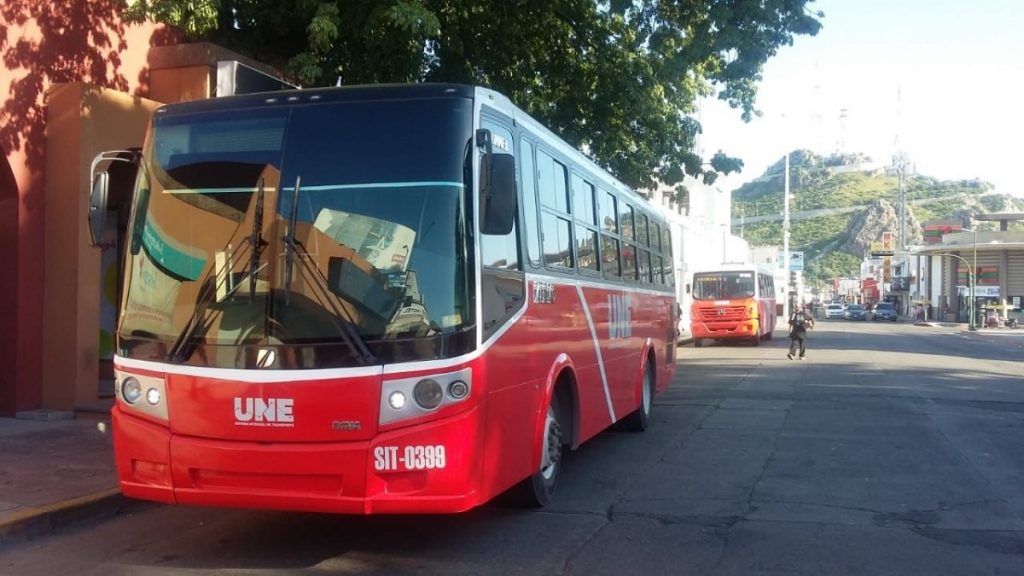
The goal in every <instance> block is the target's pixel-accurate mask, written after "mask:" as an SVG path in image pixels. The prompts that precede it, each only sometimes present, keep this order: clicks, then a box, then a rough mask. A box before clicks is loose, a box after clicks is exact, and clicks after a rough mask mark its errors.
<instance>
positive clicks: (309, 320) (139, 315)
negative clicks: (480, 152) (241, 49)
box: [118, 97, 474, 368]
mask: <svg viewBox="0 0 1024 576" xmlns="http://www.w3.org/2000/svg"><path fill="white" fill-rule="evenodd" d="M165 110H166V109H165ZM471 132H472V102H471V101H469V100H467V99H464V98H454V97H453V98H433V99H415V100H414V99H404V100H388V101H381V100H377V101H350V102H336V103H321V104H316V105H308V104H307V105H300V104H296V105H278V106H270V107H265V108H244V109H231V110H212V111H202V112H192V113H178V114H175V113H174V112H173V111H171V113H165V114H161V112H158V113H157V114H156V116H155V120H154V124H153V129H152V131H151V134H150V137H149V140H148V141H147V145H146V149H145V151H144V158H143V167H142V170H141V173H140V177H139V185H138V190H137V193H136V196H135V206H134V207H133V217H132V223H131V227H130V231H129V234H130V240H129V262H128V264H127V268H126V280H125V295H124V310H123V313H122V315H121V319H120V322H119V326H118V334H119V342H120V346H119V353H120V354H122V355H124V356H126V357H134V358H143V359H152V360H160V361H170V362H181V363H187V364H194V365H202V366H212V367H232V368H251V367H265V368H275V367H279V368H313V367H317V368H323V367H339V366H348V365H358V364H365V363H367V360H366V359H367V358H373V359H374V360H373V361H375V362H376V361H381V362H387V361H397V360H399V359H430V358H436V357H441V356H449V355H454V354H457V353H460V351H461V350H460V349H461V348H464V347H465V346H466V345H468V344H467V343H468V342H470V341H472V340H473V339H472V338H470V337H469V336H468V335H467V333H468V332H469V331H470V329H471V328H472V326H473V324H474V318H473V306H472V304H471V298H470V296H469V294H471V293H472V292H471V286H470V285H469V282H471V279H472V274H471V273H470V268H469V266H468V264H467V259H468V258H467V257H468V255H469V254H470V252H469V250H468V248H467V243H468V240H467V237H466V233H465V232H464V230H465V228H466V201H467V197H466V194H465V191H466V189H467V186H469V182H471V180H470V179H469V177H470V175H469V168H468V165H467V162H468V159H469V158H470V156H469V149H470V144H471ZM367 346H368V347H369V348H370V349H371V350H372V355H371V354H366V355H362V359H360V357H361V354H360V350H363V351H365V350H366V347H367ZM268 351H269V352H268Z"/></svg>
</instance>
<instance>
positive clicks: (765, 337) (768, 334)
mask: <svg viewBox="0 0 1024 576" xmlns="http://www.w3.org/2000/svg"><path fill="white" fill-rule="evenodd" d="M774 336H775V334H774V333H773V332H769V333H767V334H765V335H764V339H765V340H771V339H772V338H773V337H774Z"/></svg>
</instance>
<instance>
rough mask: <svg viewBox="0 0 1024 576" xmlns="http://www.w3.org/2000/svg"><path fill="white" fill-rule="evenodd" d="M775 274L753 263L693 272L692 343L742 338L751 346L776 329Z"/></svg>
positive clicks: (695, 344) (698, 345)
mask: <svg viewBox="0 0 1024 576" xmlns="http://www.w3.org/2000/svg"><path fill="white" fill-rule="evenodd" d="M775 320H776V309H775V277H774V276H773V275H772V273H771V272H770V271H767V270H761V269H758V268H756V267H754V266H742V265H736V266H732V265H730V266H722V267H720V268H718V269H715V270H706V271H703V272H696V273H694V275H693V304H692V305H691V307H690V327H691V330H692V331H693V345H694V346H695V347H698V348H699V347H700V346H702V345H703V344H704V341H705V340H710V339H714V340H741V341H746V342H749V343H751V344H753V345H754V346H758V345H759V344H761V340H771V338H772V331H773V330H774V329H775Z"/></svg>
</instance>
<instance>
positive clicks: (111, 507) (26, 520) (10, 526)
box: [0, 488, 133, 546]
mask: <svg viewBox="0 0 1024 576" xmlns="http://www.w3.org/2000/svg"><path fill="white" fill-rule="evenodd" d="M132 505H133V503H132V502H130V501H129V500H128V499H127V498H125V497H124V496H122V495H121V489H120V488H111V489H110V490H105V491H103V492H96V493H94V494H88V495H85V496H79V497H77V498H71V499H69V500H64V501H62V502H57V503H55V504H47V505H45V506H40V507H38V508H26V509H24V510H19V511H16V512H14V513H13V514H12V515H11V516H10V517H9V518H6V519H4V520H0V546H3V545H7V544H10V543H12V542H16V541H23V540H31V539H33V538H39V537H41V536H49V535H51V534H53V533H54V532H56V531H57V530H59V529H61V528H64V527H66V526H69V525H72V524H76V523H79V522H84V521H87V520H93V519H97V518H107V517H110V516H114V515H116V514H117V513H118V512H120V511H121V510H123V509H125V508H126V507H131V506H132Z"/></svg>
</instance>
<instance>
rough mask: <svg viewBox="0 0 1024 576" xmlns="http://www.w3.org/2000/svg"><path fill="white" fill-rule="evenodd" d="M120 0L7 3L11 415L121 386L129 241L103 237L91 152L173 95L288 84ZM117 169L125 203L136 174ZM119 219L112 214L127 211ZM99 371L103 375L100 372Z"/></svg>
mask: <svg viewBox="0 0 1024 576" xmlns="http://www.w3.org/2000/svg"><path fill="white" fill-rule="evenodd" d="M118 6H119V3H118V2H111V1H109V0H81V1H79V2H73V3H60V2H36V3H29V2H25V3H20V4H15V5H13V6H10V7H5V9H4V10H3V11H0V31H3V33H5V34H6V38H5V42H0V55H2V57H3V59H4V61H5V63H6V66H5V67H4V68H3V69H0V94H3V95H4V96H0V236H2V238H0V260H2V261H3V262H4V263H5V264H6V268H7V273H5V274H2V275H0V366H2V367H3V369H2V370H0V416H14V415H16V414H20V415H23V416H25V417H40V418H52V417H70V416H71V415H73V413H74V411H75V410H88V409H90V407H92V406H94V405H95V404H96V403H97V400H98V399H99V398H100V397H103V396H105V395H107V394H108V393H109V390H104V389H101V387H105V386H107V387H109V386H110V385H111V382H110V376H111V365H110V358H111V357H112V352H113V349H112V343H113V339H112V333H113V326H114V322H115V321H116V309H117V306H116V299H117V291H118V286H119V283H118V273H119V265H118V258H117V254H118V246H119V242H118V239H119V234H120V233H121V232H122V231H123V228H124V227H123V226H120V227H118V226H116V225H115V226H113V227H112V229H111V235H110V241H109V242H105V243H103V246H101V247H99V248H97V247H93V246H90V242H89V240H88V238H89V234H88V230H87V222H86V217H87V211H88V206H87V201H88V188H89V177H90V170H91V162H92V160H93V157H94V156H95V155H96V154H97V153H98V152H100V151H104V150H127V149H130V148H137V147H141V146H142V144H143V138H144V135H145V130H146V127H147V125H148V123H149V118H150V114H151V112H152V111H153V110H154V109H155V108H157V107H158V106H159V105H160V104H162V103H168V102H178V101H184V100H193V99H198V98H208V97H210V96H213V95H223V94H230V93H236V92H243V91H255V90H262V89H267V88H268V87H274V86H281V82H280V81H279V80H277V79H275V78H274V77H273V74H272V71H271V70H269V69H267V68H266V67H263V66H260V65H259V64H258V63H255V62H251V61H248V60H246V59H244V58H242V57H240V56H239V55H237V54H234V53H231V52H228V51H226V50H224V49H222V48H219V47H217V46H214V45H211V44H181V40H182V37H181V34H180V33H179V32H178V31H176V30H174V29H171V28H168V27H166V26H162V25H157V24H153V23H143V24H128V23H126V22H124V21H123V20H122V19H121V18H120V16H119V14H118ZM119 164H120V166H118V165H113V166H112V167H111V170H110V172H111V199H110V208H111V211H114V212H117V211H118V210H121V209H122V208H123V209H126V208H127V205H128V200H129V198H130V193H131V187H132V183H133V180H134V174H133V172H132V170H130V169H129V168H126V167H127V166H128V165H127V164H124V163H119ZM125 212H126V210H123V211H122V212H121V213H119V214H118V215H117V216H118V217H114V216H112V217H108V218H107V220H109V221H112V222H115V223H117V222H119V221H122V220H120V217H124V216H125ZM98 382H99V384H97V383H98Z"/></svg>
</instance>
